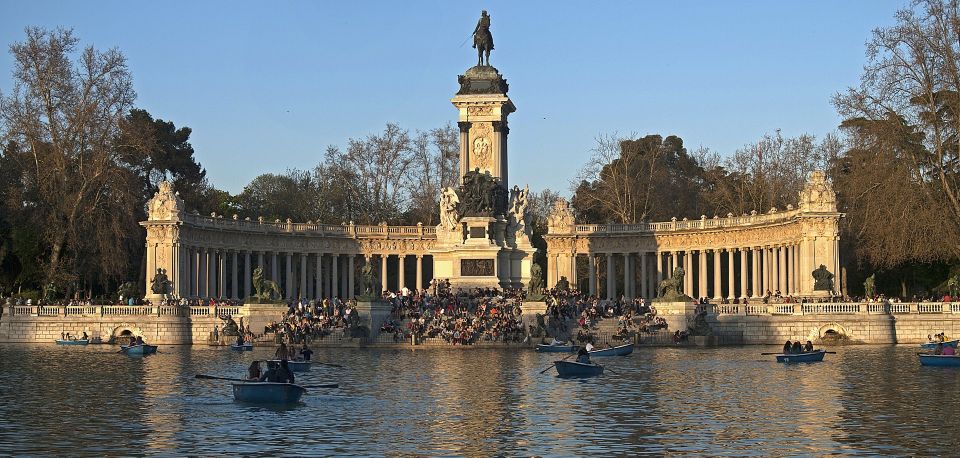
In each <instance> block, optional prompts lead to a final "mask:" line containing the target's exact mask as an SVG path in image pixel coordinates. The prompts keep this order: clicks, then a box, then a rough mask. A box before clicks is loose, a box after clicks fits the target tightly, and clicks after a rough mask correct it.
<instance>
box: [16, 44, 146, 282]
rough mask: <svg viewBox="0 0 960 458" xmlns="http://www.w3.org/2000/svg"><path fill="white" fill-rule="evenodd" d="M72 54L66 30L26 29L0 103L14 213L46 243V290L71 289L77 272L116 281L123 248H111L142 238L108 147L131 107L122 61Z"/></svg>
mask: <svg viewBox="0 0 960 458" xmlns="http://www.w3.org/2000/svg"><path fill="white" fill-rule="evenodd" d="M77 44H78V39H77V38H76V37H75V36H74V35H73V32H72V31H71V30H68V29H57V30H52V31H51V30H45V29H41V28H37V27H29V28H27V29H26V40H25V41H23V42H19V43H14V44H13V45H11V46H10V52H11V54H12V55H13V57H14V72H13V73H14V75H13V76H14V86H13V89H12V91H11V92H10V94H9V95H8V96H5V97H2V98H0V120H2V125H0V135H2V138H3V140H4V142H8V141H10V142H14V143H16V144H17V145H19V148H18V150H19V153H18V154H16V157H15V158H13V160H14V161H16V162H18V164H19V169H20V170H21V171H22V176H21V183H22V185H23V186H24V188H25V191H24V193H23V198H24V199H25V200H26V201H25V202H23V204H22V207H21V208H20V209H19V211H21V212H22V215H21V216H22V217H23V218H25V219H27V220H29V221H30V223H31V224H33V227H34V228H35V229H36V230H37V231H38V232H40V233H41V234H42V239H43V242H44V246H45V250H46V252H47V255H48V257H47V258H46V263H45V266H44V267H45V269H44V272H45V275H44V276H45V281H46V282H69V281H71V280H74V279H75V275H74V274H73V273H74V272H76V270H75V269H76V268H77V267H78V264H79V263H81V262H83V263H93V264H96V265H97V267H98V270H99V272H102V273H103V274H104V275H113V276H119V275H121V274H122V273H123V271H124V269H125V267H126V255H125V252H124V251H125V249H126V248H127V247H125V246H124V243H117V241H118V240H120V241H124V240H129V239H130V234H131V233H132V234H138V233H139V231H138V230H137V226H136V221H135V219H134V217H133V212H131V211H130V209H131V208H134V207H135V206H136V203H135V202H136V201H137V200H136V198H137V196H136V195H135V194H136V193H137V186H136V181H135V177H134V176H133V174H132V173H130V171H129V170H126V169H125V168H123V167H122V166H120V165H119V161H118V158H117V154H118V152H117V148H115V145H114V143H113V140H114V138H115V137H116V136H117V135H118V133H119V125H120V122H121V120H122V119H123V116H124V115H125V114H126V113H127V112H128V111H129V110H130V108H131V107H132V104H133V100H134V98H135V93H134V90H133V86H132V82H131V78H130V73H129V71H128V69H127V64H126V59H125V58H124V56H123V55H122V54H121V53H120V51H118V50H116V49H110V50H107V51H98V50H96V49H94V48H93V47H87V48H85V49H83V50H82V51H81V52H79V53H77V52H76V51H77Z"/></svg>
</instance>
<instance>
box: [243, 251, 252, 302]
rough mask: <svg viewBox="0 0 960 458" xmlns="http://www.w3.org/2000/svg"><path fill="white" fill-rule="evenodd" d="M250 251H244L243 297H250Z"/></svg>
mask: <svg viewBox="0 0 960 458" xmlns="http://www.w3.org/2000/svg"><path fill="white" fill-rule="evenodd" d="M251 276H252V274H251V273H250V251H244V252H243V297H245V298H246V297H250V296H252V295H253V294H251V293H250V281H251V280H250V277H251Z"/></svg>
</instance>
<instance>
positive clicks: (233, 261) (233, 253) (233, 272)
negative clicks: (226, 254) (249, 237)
mask: <svg viewBox="0 0 960 458" xmlns="http://www.w3.org/2000/svg"><path fill="white" fill-rule="evenodd" d="M237 267H238V266H237V250H230V293H231V294H230V297H231V298H232V299H234V300H236V299H239V297H238V296H239V295H240V285H239V284H238V282H237V274H238V272H237V270H238V269H237Z"/></svg>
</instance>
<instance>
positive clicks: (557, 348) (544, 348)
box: [537, 344, 580, 353]
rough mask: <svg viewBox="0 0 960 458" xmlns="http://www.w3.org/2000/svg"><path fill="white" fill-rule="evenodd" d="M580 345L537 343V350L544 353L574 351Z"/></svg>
mask: <svg viewBox="0 0 960 458" xmlns="http://www.w3.org/2000/svg"><path fill="white" fill-rule="evenodd" d="M579 348H580V346H579V345H544V344H537V351H539V352H543V353H573V352H575V351H577V349H579Z"/></svg>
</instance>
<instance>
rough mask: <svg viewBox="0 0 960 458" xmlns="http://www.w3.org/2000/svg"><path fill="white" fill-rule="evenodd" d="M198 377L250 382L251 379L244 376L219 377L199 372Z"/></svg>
mask: <svg viewBox="0 0 960 458" xmlns="http://www.w3.org/2000/svg"><path fill="white" fill-rule="evenodd" d="M196 378H200V379H206V380H229V381H231V382H249V381H250V380H246V379H242V378H230V377H217V376H216V375H204V374H197V376H196Z"/></svg>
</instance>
